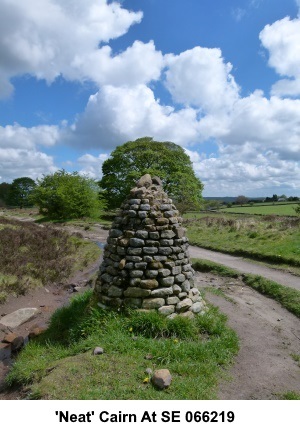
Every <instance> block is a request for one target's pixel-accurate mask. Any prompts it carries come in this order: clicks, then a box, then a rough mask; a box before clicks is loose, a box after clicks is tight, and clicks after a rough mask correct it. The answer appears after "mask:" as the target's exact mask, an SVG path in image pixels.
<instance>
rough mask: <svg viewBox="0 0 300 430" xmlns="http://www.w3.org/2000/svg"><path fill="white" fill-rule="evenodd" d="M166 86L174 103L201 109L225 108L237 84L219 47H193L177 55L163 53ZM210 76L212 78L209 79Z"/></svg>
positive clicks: (231, 103) (231, 98)
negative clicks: (166, 67) (164, 54)
mask: <svg viewBox="0 0 300 430" xmlns="http://www.w3.org/2000/svg"><path fill="white" fill-rule="evenodd" d="M165 61H166V65H167V66H168V70H167V71H166V87H167V88H168V90H169V91H170V93H171V94H172V96H173V98H174V100H175V101H176V102H178V103H183V104H187V105H193V106H196V107H198V108H201V109H203V111H205V112H211V111H216V110H222V111H224V110H228V109H231V108H232V105H233V104H234V102H235V101H236V100H237V98H238V94H239V87H238V85H237V84H236V82H235V80H234V78H233V76H232V75H231V74H230V72H231V70H232V65H231V64H230V63H227V64H226V63H225V62H224V59H223V58H222V53H221V50H220V49H216V48H215V49H208V48H201V47H200V46H197V47H195V48H193V49H191V50H188V51H185V52H183V53H181V54H180V55H177V56H176V55H167V56H166V60H165ZM212 76H213V79H212Z"/></svg>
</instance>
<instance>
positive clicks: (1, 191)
mask: <svg viewBox="0 0 300 430" xmlns="http://www.w3.org/2000/svg"><path fill="white" fill-rule="evenodd" d="M10 188H11V184H8V183H7V182H2V183H1V184H0V203H1V204H3V203H7V202H8V196H9V190H10Z"/></svg>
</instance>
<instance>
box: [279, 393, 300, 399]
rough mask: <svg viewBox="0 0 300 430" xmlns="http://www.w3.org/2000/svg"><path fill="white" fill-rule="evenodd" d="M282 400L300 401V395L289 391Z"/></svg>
mask: <svg viewBox="0 0 300 430" xmlns="http://www.w3.org/2000/svg"><path fill="white" fill-rule="evenodd" d="M281 399H282V400H300V393H296V392H295V391H288V392H287V393H284V394H283V395H282V396H281Z"/></svg>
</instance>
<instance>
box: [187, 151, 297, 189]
mask: <svg viewBox="0 0 300 430" xmlns="http://www.w3.org/2000/svg"><path fill="white" fill-rule="evenodd" d="M257 155H259V153H258V154H257ZM194 168H195V171H196V173H197V174H198V175H199V177H200V178H201V180H202V181H203V182H204V183H205V190H204V191H205V195H206V196H226V195H227V196H228V195H231V196H236V195H239V194H243V195H248V196H255V195H257V196H261V197H264V196H266V195H268V193H269V192H270V190H272V189H273V190H274V189H276V188H277V187H281V188H286V189H288V190H289V192H290V194H294V193H295V194H297V193H298V190H299V187H300V178H299V165H298V164H297V163H296V162H293V161H285V160H278V159H277V160H274V159H272V157H270V158H268V156H261V155H260V156H259V157H258V160H257V161H256V162H253V161H252V162H251V161H247V159H246V158H245V159H243V157H240V156H239V155H237V154H236V156H234V154H232V153H230V154H223V155H222V157H220V158H207V159H206V160H202V161H201V162H200V163H194ZM293 190H294V193H293Z"/></svg>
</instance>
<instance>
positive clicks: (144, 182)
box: [136, 173, 152, 188]
mask: <svg viewBox="0 0 300 430" xmlns="http://www.w3.org/2000/svg"><path fill="white" fill-rule="evenodd" d="M150 185H152V179H151V176H150V175H149V174H148V173H146V175H144V176H142V177H141V178H140V179H139V180H138V181H137V183H136V186H137V187H138V188H142V187H145V188H149V187H150Z"/></svg>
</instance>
